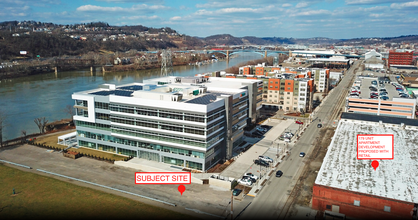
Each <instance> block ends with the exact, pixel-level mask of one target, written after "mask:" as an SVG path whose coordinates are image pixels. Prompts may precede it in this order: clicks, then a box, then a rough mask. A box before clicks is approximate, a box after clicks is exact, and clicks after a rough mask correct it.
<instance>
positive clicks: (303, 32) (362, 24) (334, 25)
mask: <svg viewBox="0 0 418 220" xmlns="http://www.w3.org/2000/svg"><path fill="white" fill-rule="evenodd" d="M0 8H1V10H0V21H13V20H17V21H24V20H34V21H41V22H52V23H56V24H79V23H88V22H97V21H102V22H107V23H109V25H115V26H124V25H143V26H147V27H154V28H161V27H170V28H172V29H174V30H176V31H177V32H178V33H180V34H186V35H190V36H197V37H207V36H211V35H215V34H231V35H232V36H235V37H244V36H255V37H287V38H290V37H293V38H310V37H328V38H334V39H348V38H363V37H367V38H368V37H396V36H401V35H415V34H418V25H417V24H418V13H417V12H418V0H416V1H411V0H292V1H289V0H71V1H67V0H36V1H34V0H0Z"/></svg>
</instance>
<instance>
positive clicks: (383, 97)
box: [380, 96, 389, 100]
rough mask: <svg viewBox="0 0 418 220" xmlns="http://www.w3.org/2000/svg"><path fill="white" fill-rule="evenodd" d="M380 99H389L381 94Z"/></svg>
mask: <svg viewBox="0 0 418 220" xmlns="http://www.w3.org/2000/svg"><path fill="white" fill-rule="evenodd" d="M380 99H383V100H388V99H389V97H387V96H382V97H380Z"/></svg>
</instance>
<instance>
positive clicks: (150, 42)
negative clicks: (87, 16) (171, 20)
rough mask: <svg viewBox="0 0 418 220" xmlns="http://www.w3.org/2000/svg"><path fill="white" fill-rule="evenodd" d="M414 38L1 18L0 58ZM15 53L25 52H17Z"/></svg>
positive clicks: (411, 37)
mask: <svg viewBox="0 0 418 220" xmlns="http://www.w3.org/2000/svg"><path fill="white" fill-rule="evenodd" d="M405 41H406V42H418V35H408V36H399V37H390V38H355V39H330V38H324V37H314V38H283V37H263V38H260V37H254V36H245V37H234V36H232V35H230V34H220V35H213V36H208V37H205V38H199V37H191V36H187V35H184V34H179V33H178V32H177V31H176V30H173V29H171V28H169V27H162V28H151V27H145V26H142V25H134V26H110V25H109V24H108V23H106V22H91V23H83V24H72V25H62V24H53V23H43V22H36V21H20V22H19V21H4V22H0V60H10V59H15V58H18V57H20V58H34V57H37V55H39V56H40V57H54V56H63V55H82V54H87V53H89V52H95V53H99V52H100V51H108V52H127V51H130V50H137V51H155V50H159V49H166V48H172V49H179V50H187V49H189V50H190V49H202V48H204V47H212V46H214V47H216V46H232V45H282V44H302V45H308V44H322V45H347V44H349V45H371V44H375V43H401V42H405ZM20 51H26V52H27V54H23V55H21V53H20Z"/></svg>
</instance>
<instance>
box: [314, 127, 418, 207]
mask: <svg viewBox="0 0 418 220" xmlns="http://www.w3.org/2000/svg"><path fill="white" fill-rule="evenodd" d="M361 123H366V122H353V121H347V122H345V121H340V124H339V125H338V128H337V131H336V132H335V135H334V137H333V140H332V142H331V144H330V146H329V147H328V152H327V154H326V156H325V158H324V161H323V163H322V166H321V169H320V171H319V173H318V176H317V178H316V180H315V183H316V184H318V185H323V186H329V187H333V188H338V189H343V190H349V191H354V192H359V193H365V194H370V195H375V196H380V197H386V198H390V199H395V200H401V201H406V202H412V203H418V151H417V147H418V128H417V127H414V128H417V130H411V129H408V128H407V129H402V128H400V127H388V126H386V125H385V126H379V125H372V124H361ZM357 134H394V159H393V160H378V162H379V167H378V168H377V169H376V171H375V170H374V169H373V167H372V166H371V162H372V161H371V160H357Z"/></svg>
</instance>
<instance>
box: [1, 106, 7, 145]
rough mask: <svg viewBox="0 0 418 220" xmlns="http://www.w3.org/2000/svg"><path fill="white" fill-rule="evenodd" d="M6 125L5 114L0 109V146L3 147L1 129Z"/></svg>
mask: <svg viewBox="0 0 418 220" xmlns="http://www.w3.org/2000/svg"><path fill="white" fill-rule="evenodd" d="M5 127H6V115H5V114H4V112H3V111H1V110H0V147H3V129H4V128H5Z"/></svg>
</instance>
